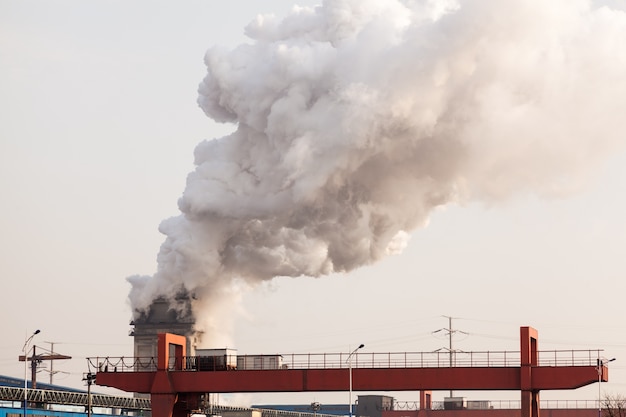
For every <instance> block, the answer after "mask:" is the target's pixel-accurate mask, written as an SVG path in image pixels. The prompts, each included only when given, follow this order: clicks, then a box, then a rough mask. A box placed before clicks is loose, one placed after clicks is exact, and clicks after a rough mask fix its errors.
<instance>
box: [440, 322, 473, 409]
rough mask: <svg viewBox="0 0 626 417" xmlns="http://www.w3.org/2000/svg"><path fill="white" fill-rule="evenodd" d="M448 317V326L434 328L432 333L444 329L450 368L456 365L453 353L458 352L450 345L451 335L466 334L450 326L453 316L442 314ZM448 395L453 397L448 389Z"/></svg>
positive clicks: (452, 393)
mask: <svg viewBox="0 0 626 417" xmlns="http://www.w3.org/2000/svg"><path fill="white" fill-rule="evenodd" d="M442 317H445V318H447V319H448V328H447V329H446V328H443V329H439V330H435V331H434V332H433V333H437V332H441V331H445V332H446V334H447V336H448V348H447V349H446V350H447V351H448V353H449V354H450V359H449V363H450V368H452V367H453V366H455V365H456V355H455V353H456V352H458V350H455V349H454V348H453V346H452V337H453V336H454V334H455V333H463V334H468V333H466V332H464V331H461V330H455V329H454V328H453V327H452V319H453V318H454V317H451V316H442ZM450 397H454V391H452V390H450Z"/></svg>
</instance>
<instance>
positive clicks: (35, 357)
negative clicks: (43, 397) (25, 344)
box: [18, 345, 72, 389]
mask: <svg viewBox="0 0 626 417" xmlns="http://www.w3.org/2000/svg"><path fill="white" fill-rule="evenodd" d="M44 350H46V349H44ZM18 359H19V361H20V362H23V361H30V370H31V386H32V388H33V389H35V388H37V365H38V364H39V363H41V362H42V361H50V363H52V361H53V360H57V359H72V357H71V356H67V355H59V354H56V353H41V354H37V346H35V345H33V354H32V356H31V357H27V355H20V356H19V358H18ZM50 382H52V374H50Z"/></svg>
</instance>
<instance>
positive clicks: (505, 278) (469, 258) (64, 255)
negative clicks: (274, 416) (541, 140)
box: [0, 0, 626, 403]
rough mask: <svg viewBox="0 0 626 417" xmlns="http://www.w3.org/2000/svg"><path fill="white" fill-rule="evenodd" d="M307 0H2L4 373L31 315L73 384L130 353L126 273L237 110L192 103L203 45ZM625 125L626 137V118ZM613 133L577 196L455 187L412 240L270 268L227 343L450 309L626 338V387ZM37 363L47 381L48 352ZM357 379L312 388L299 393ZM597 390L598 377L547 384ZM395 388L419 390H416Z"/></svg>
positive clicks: (475, 328) (397, 326)
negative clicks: (357, 258) (461, 192)
mask: <svg viewBox="0 0 626 417" xmlns="http://www.w3.org/2000/svg"><path fill="white" fill-rule="evenodd" d="M297 3H298V4H300V5H303V6H311V5H314V4H316V3H317V2H315V1H304V0H302V1H299V2H297ZM614 4H615V5H617V6H620V7H623V5H624V3H623V2H614ZM292 5H293V2H292V0H271V1H265V2H262V3H261V2H256V1H252V0H234V1H229V2H215V1H210V0H204V1H188V2H184V3H180V2H177V3H174V2H164V1H152V0H151V1H144V0H139V1H135V2H127V1H111V0H107V1H100V0H98V1H90V2H85V1H59V0H55V1H31V0H20V1H17V0H0V61H1V62H2V65H0V186H1V190H2V216H0V230H1V231H2V233H1V234H0V254H1V255H0V276H1V277H2V278H1V279H2V283H3V285H2V294H3V297H2V301H3V302H2V307H1V309H0V313H1V314H2V323H3V324H2V332H3V337H2V338H1V341H0V374H3V375H10V376H15V377H22V376H23V373H24V368H23V364H22V363H19V362H18V361H17V357H18V355H20V354H21V348H22V346H23V344H24V341H25V338H26V337H27V336H28V335H29V334H31V333H32V332H33V331H34V330H35V329H41V334H39V335H37V336H36V338H35V344H36V345H37V346H41V347H44V348H49V347H50V345H51V343H54V347H55V350H56V351H58V352H60V353H63V354H67V355H71V356H72V357H73V359H72V360H70V361H63V362H61V361H58V362H57V363H55V365H54V370H55V371H60V373H57V374H56V375H55V377H54V382H55V383H58V384H62V385H68V386H74V387H82V386H83V384H82V381H81V379H82V373H83V372H86V371H87V361H86V360H85V358H86V357H89V356H132V340H131V338H130V337H128V330H129V326H128V323H129V321H130V318H131V313H130V307H129V305H128V301H127V297H128V293H129V290H130V285H129V284H128V282H127V281H126V277H128V276H130V275H133V274H145V275H151V274H153V273H154V272H155V271H156V255H157V253H158V251H159V247H160V245H161V243H163V240H164V237H163V235H162V234H160V233H159V231H158V226H159V224H160V222H161V221H162V220H164V219H166V218H168V217H170V216H176V215H178V214H179V211H178V208H177V200H178V198H179V197H180V196H181V194H182V192H183V190H184V187H185V179H186V176H187V174H188V173H189V172H191V171H192V170H193V169H194V166H193V151H194V148H195V146H196V145H197V144H198V143H199V142H200V141H202V140H204V139H212V138H219V137H222V136H224V135H227V134H229V133H230V132H232V131H233V130H234V129H235V126H234V125H228V124H226V125H224V124H217V123H215V122H213V121H212V120H211V119H209V118H208V117H206V116H205V115H204V113H203V112H202V110H201V109H200V108H199V107H198V105H197V104H196V99H197V95H198V93H197V90H198V85H199V83H200V81H201V80H202V78H203V77H204V75H205V74H206V68H205V65H204V63H203V56H204V53H205V51H206V50H207V49H208V48H209V47H211V46H213V45H222V46H225V47H227V48H232V47H234V46H236V45H238V44H240V43H242V42H249V40H247V39H246V38H245V36H244V34H243V30H244V27H245V26H246V25H247V24H248V23H249V22H250V21H251V20H253V19H254V18H255V17H256V16H257V14H259V13H269V12H274V13H276V15H277V16H279V17H281V16H284V15H285V14H287V13H288V12H289V10H290V9H291V7H292ZM622 29H623V28H622ZM600 46H602V45H600ZM599 49H601V48H599ZM600 88H601V87H600ZM596 93H598V94H599V95H602V94H606V95H610V94H611V91H605V90H600V91H597V90H596ZM605 110H606V112H610V113H612V114H615V112H618V111H623V108H606V109H605ZM616 128H619V135H618V136H622V139H624V140H623V142H624V143H622V144H621V145H624V144H625V143H626V138H623V132H624V125H623V124H622V125H621V126H617V127H616ZM616 149H617V150H613V151H611V152H610V153H609V154H608V155H605V156H604V157H602V158H600V159H599V160H600V161H601V162H600V163H599V164H598V167H597V168H594V169H592V170H591V175H590V176H588V177H586V178H587V179H588V181H587V183H586V185H585V186H583V187H581V188H580V189H579V190H578V191H577V192H574V193H571V194H567V195H564V196H562V198H556V197H551V198H541V197H537V196H536V195H534V194H532V193H530V192H526V191H524V192H523V193H520V194H513V195H512V196H511V197H510V198H507V199H505V200H503V201H502V202H498V203H494V202H491V203H489V204H483V203H480V202H467V203H466V204H463V205H455V204H450V205H448V206H446V207H444V208H440V209H437V210H436V211H435V212H434V214H433V215H432V217H431V219H430V222H429V225H428V226H427V227H425V228H423V229H418V230H416V231H415V232H414V233H412V237H411V240H410V242H409V245H408V247H407V248H406V250H405V251H404V252H403V253H402V254H400V255H396V256H391V257H388V258H386V259H384V260H382V261H380V262H378V263H376V264H374V265H371V266H364V267H361V268H358V269H356V270H355V271H352V272H349V273H345V274H333V275H331V276H326V277H321V278H280V279H275V280H273V281H271V282H269V283H265V284H263V285H261V286H260V287H258V288H257V290H255V291H252V292H248V293H245V294H243V295H242V297H243V303H242V306H243V310H244V311H243V314H240V315H237V316H235V317H234V327H233V332H232V343H233V344H234V346H230V347H233V348H236V349H238V351H239V352H242V353H250V354H254V353H276V352H280V353H303V352H309V351H310V352H325V351H326V352H338V351H348V350H350V348H351V347H352V348H353V347H355V346H357V345H358V344H359V343H364V344H365V345H366V347H365V349H366V350H370V351H376V352H384V351H432V350H435V349H439V348H441V347H445V346H447V343H448V341H447V339H445V338H443V337H441V336H440V335H433V334H432V332H433V331H435V330H437V329H440V328H442V327H447V324H448V323H447V319H445V318H444V317H443V316H453V317H455V320H454V326H455V328H456V329H458V330H462V331H463V332H466V333H468V335H464V336H459V337H458V338H455V339H454V343H455V348H458V349H461V350H464V351H471V350H481V351H484V350H517V349H519V346H518V345H519V341H518V337H519V327H520V326H524V325H530V326H533V327H535V328H537V329H538V331H539V346H540V349H544V350H554V349H557V350H566V349H604V350H605V356H607V357H611V358H612V357H616V358H617V361H616V362H614V363H612V364H611V367H610V369H611V371H610V382H609V383H608V384H604V385H603V387H602V388H603V390H605V391H607V392H611V393H621V394H622V395H624V394H626V321H625V314H624V311H623V305H624V301H623V300H624V296H625V294H626V284H625V283H624V279H623V274H624V272H625V271H626V265H625V262H626V261H625V260H624V259H625V257H624V248H626V223H625V222H624V220H623V218H624V213H626V193H625V191H626V185H625V180H626V153H624V146H621V147H619V146H618V147H616ZM529 169H533V167H529ZM215 347H222V346H215ZM38 377H39V379H40V380H41V381H48V374H47V373H46V372H45V371H43V372H41V373H40V374H39V376H38ZM446 394H447V393H446V392H442V393H437V394H436V396H438V397H436V398H435V399H440V398H442V397H443V396H444V395H446ZM467 395H468V396H469V397H472V398H476V399H489V398H496V397H502V396H503V395H504V396H505V397H506V398H512V399H518V397H519V395H518V393H516V392H513V393H505V394H501V393H500V394H496V393H467ZM344 397H345V396H344V395H343V394H341V393H338V394H320V393H306V394H302V395H299V396H297V397H293V396H284V398H286V399H285V400H284V402H305V403H306V402H309V401H313V400H315V401H320V402H327V403H328V402H340V401H342V399H343V398H344ZM596 397H597V386H591V387H587V388H583V389H580V390H577V391H575V392H543V393H542V399H561V398H576V399H590V400H592V399H595V398H596ZM277 398H278V397H277V396H265V397H264V396H257V397H255V396H248V397H245V398H243V397H242V398H239V399H238V400H241V401H248V400H249V402H254V403H260V402H277V401H278V399H277ZM396 398H398V399H401V400H417V393H399V394H398V395H396ZM233 401H234V399H233Z"/></svg>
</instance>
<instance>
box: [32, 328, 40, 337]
mask: <svg viewBox="0 0 626 417" xmlns="http://www.w3.org/2000/svg"><path fill="white" fill-rule="evenodd" d="M39 333H41V330H39V329H37V330H35V333H33V336H34V335H36V334H39Z"/></svg>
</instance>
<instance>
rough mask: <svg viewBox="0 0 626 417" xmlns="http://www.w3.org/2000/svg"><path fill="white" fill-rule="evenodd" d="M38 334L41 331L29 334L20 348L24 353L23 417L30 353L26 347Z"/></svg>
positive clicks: (26, 403) (26, 396) (26, 399)
mask: <svg viewBox="0 0 626 417" xmlns="http://www.w3.org/2000/svg"><path fill="white" fill-rule="evenodd" d="M40 332H41V330H39V329H37V330H35V331H34V332H33V334H31V335H30V337H29V338H28V339H26V341H25V342H24V347H23V348H22V352H24V417H26V410H27V409H28V379H27V378H26V375H27V372H26V371H27V368H28V352H30V348H29V347H28V346H29V345H30V342H31V341H32V340H33V337H35V335H36V334H39V333H40ZM34 359H35V358H33V360H34Z"/></svg>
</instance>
